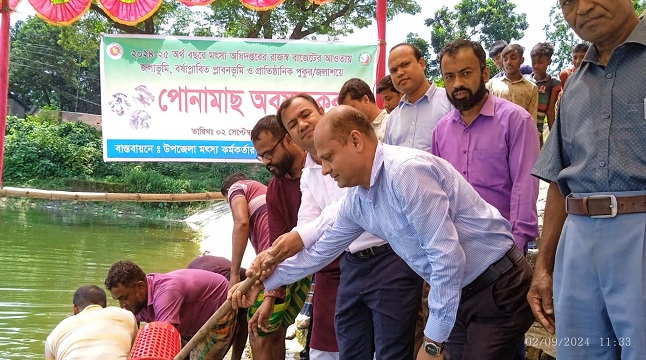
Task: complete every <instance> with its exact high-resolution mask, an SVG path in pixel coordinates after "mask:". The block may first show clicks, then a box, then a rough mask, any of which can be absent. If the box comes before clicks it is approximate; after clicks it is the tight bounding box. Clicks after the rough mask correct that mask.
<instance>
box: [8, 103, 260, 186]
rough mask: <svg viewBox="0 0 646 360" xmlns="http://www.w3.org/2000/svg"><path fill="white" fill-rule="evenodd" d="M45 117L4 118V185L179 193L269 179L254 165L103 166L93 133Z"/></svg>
mask: <svg viewBox="0 0 646 360" xmlns="http://www.w3.org/2000/svg"><path fill="white" fill-rule="evenodd" d="M51 114H53V113H51V112H50V113H48V112H43V113H42V114H41V115H38V116H30V117H28V118H27V119H19V118H16V117H10V118H8V122H7V137H6V145H5V146H6V153H5V166H4V174H3V177H4V180H5V183H6V184H13V185H19V186H25V185H26V186H34V185H38V186H45V188H49V189H51V190H67V188H66V186H65V183H66V180H68V179H83V180H94V181H102V182H109V183H116V184H122V185H123V187H124V188H125V191H126V192H131V193H162V194H170V193H178V194H181V193H197V192H206V191H219V189H220V186H221V184H222V181H223V179H224V178H225V177H226V176H228V175H229V174H231V173H234V172H243V173H246V174H247V175H249V176H250V177H251V178H252V179H255V180H258V181H260V182H263V183H265V184H266V183H267V182H269V179H270V177H271V174H270V173H269V172H268V171H267V170H266V169H265V168H263V167H262V166H260V164H255V163H254V164H239V163H222V164H220V163H167V162H162V163H151V162H147V163H105V162H103V158H102V156H103V153H102V144H103V142H102V139H101V133H100V132H99V131H98V130H96V129H94V128H93V127H91V126H88V125H86V124H83V123H70V122H61V121H60V119H58V118H56V117H53V116H51Z"/></svg>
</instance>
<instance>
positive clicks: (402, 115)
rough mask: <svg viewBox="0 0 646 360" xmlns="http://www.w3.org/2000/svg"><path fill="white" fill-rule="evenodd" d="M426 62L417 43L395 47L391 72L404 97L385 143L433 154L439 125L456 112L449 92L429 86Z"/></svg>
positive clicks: (395, 110) (392, 115) (391, 120)
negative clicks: (443, 119) (441, 120)
mask: <svg viewBox="0 0 646 360" xmlns="http://www.w3.org/2000/svg"><path fill="white" fill-rule="evenodd" d="M425 67H426V61H425V60H424V58H422V53H421V52H420V51H419V49H418V48H417V47H415V45H413V44H408V43H401V44H399V45H395V47H393V48H392V49H391V50H390V54H389V55H388V70H389V72H390V77H391V79H392V82H393V85H394V86H395V88H396V89H397V90H398V91H399V92H400V93H402V94H404V96H403V97H402V99H401V100H400V101H399V105H398V106H397V107H396V108H395V109H394V110H393V111H392V112H391V113H390V119H389V120H388V123H387V124H386V138H385V140H384V142H385V143H386V144H391V145H401V146H406V147H411V148H415V149H420V150H424V151H428V152H430V151H431V145H432V141H431V138H432V136H433V129H434V128H435V124H437V122H438V121H439V120H440V119H441V118H442V117H443V116H444V115H446V114H447V113H448V112H449V111H451V110H452V109H453V107H452V106H451V103H450V102H449V100H448V99H447V97H446V91H444V89H443V88H438V87H437V86H435V84H433V83H429V82H428V80H427V79H426V75H425V74H424V69H425Z"/></svg>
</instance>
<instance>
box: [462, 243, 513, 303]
mask: <svg viewBox="0 0 646 360" xmlns="http://www.w3.org/2000/svg"><path fill="white" fill-rule="evenodd" d="M522 258H523V253H522V252H521V251H520V250H518V248H517V247H516V246H514V247H512V248H511V249H510V250H509V251H507V253H506V254H505V256H503V257H502V258H500V260H498V261H496V262H495V263H493V264H491V266H489V267H488V268H487V270H485V271H484V272H483V273H482V274H480V276H478V277H477V278H476V279H475V280H473V281H472V282H471V283H470V284H469V285H467V286H465V287H463V288H462V299H465V298H468V297H469V296H471V295H473V294H475V293H477V292H478V291H480V290H482V289H484V288H485V287H486V286H487V285H489V284H491V283H492V282H494V281H496V280H497V279H498V278H499V277H501V276H502V275H503V274H504V273H506V272H507V271H509V270H510V269H511V268H512V267H514V265H516V264H517V263H518V262H519V261H520V260H521V259H522Z"/></svg>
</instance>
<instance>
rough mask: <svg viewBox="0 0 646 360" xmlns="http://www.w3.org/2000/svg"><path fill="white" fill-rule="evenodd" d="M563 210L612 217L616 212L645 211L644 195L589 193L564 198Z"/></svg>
mask: <svg viewBox="0 0 646 360" xmlns="http://www.w3.org/2000/svg"><path fill="white" fill-rule="evenodd" d="M565 212H567V213H568V214H572V215H586V216H590V217H593V218H612V217H615V216H617V215H618V214H634V213H643V212H646V195H641V196H622V197H615V196H614V195H590V196H585V197H582V198H575V197H572V196H570V195H568V196H567V198H566V199H565Z"/></svg>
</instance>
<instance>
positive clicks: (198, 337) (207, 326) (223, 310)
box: [174, 275, 258, 360]
mask: <svg viewBox="0 0 646 360" xmlns="http://www.w3.org/2000/svg"><path fill="white" fill-rule="evenodd" d="M256 280H258V275H253V276H250V277H248V278H247V279H245V281H243V282H242V284H240V286H239V287H238V290H239V291H240V292H241V293H242V294H246V293H247V291H249V289H251V287H252V286H253V284H254V283H255V282H256ZM231 310H233V307H232V306H231V300H227V301H225V302H224V304H222V305H220V307H219V308H218V309H217V310H216V311H215V313H214V314H213V315H211V317H210V318H209V319H208V320H206V322H205V323H204V325H202V327H201V328H200V330H198V331H197V332H196V333H195V335H193V337H192V338H191V340H190V341H189V342H188V343H186V345H184V347H183V348H182V350H181V351H180V352H179V353H178V354H177V355H176V356H175V359H174V360H184V359H186V358H188V356H189V355H190V354H191V350H193V348H194V347H195V346H196V345H197V344H198V343H200V342H201V341H202V339H204V337H205V336H206V335H207V334H208V333H209V331H211V329H213V327H214V326H215V324H217V322H218V321H219V320H220V319H222V317H223V316H224V315H226V314H227V313H228V312H229V311H231ZM236 326H237V325H236Z"/></svg>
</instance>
